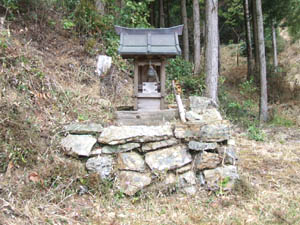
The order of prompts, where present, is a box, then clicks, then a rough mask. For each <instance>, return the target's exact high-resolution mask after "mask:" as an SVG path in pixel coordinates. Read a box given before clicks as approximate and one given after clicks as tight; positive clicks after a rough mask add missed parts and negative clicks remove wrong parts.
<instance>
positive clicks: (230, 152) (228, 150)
mask: <svg viewBox="0 0 300 225" xmlns="http://www.w3.org/2000/svg"><path fill="white" fill-rule="evenodd" d="M218 153H219V155H220V156H221V157H224V163H225V164H230V165H235V164H236V161H237V160H238V157H237V155H236V153H235V148H234V146H223V147H219V148H218Z"/></svg>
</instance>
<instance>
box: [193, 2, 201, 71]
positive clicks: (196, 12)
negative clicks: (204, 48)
mask: <svg viewBox="0 0 300 225" xmlns="http://www.w3.org/2000/svg"><path fill="white" fill-rule="evenodd" d="M193 17H194V65H195V67H194V73H195V74H199V73H200V70H201V42H200V34H201V33H200V9H199V0H193Z"/></svg>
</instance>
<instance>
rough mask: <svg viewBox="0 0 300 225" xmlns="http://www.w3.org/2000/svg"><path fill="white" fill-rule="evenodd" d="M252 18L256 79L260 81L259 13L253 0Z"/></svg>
mask: <svg viewBox="0 0 300 225" xmlns="http://www.w3.org/2000/svg"><path fill="white" fill-rule="evenodd" d="M252 17H253V37H254V49H255V66H254V70H255V79H256V81H258V80H259V76H258V72H259V51H258V34H257V30H258V28H257V12H256V2H255V0H252Z"/></svg>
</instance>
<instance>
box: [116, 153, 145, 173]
mask: <svg viewBox="0 0 300 225" xmlns="http://www.w3.org/2000/svg"><path fill="white" fill-rule="evenodd" d="M117 168H118V169H119V170H131V171H139V172H144V171H145V170H146V165H145V161H144V159H143V157H142V156H141V155H140V154H138V153H136V152H125V153H120V154H118V158H117Z"/></svg>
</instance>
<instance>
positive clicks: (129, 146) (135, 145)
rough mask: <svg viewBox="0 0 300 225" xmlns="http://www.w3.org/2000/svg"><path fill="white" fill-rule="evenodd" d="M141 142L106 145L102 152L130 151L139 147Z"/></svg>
mask: <svg viewBox="0 0 300 225" xmlns="http://www.w3.org/2000/svg"><path fill="white" fill-rule="evenodd" d="M140 146H141V144H139V143H127V144H123V145H106V146H104V147H103V148H102V153H105V154H116V153H120V152H128V151H130V150H133V149H136V148H139V147H140Z"/></svg>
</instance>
